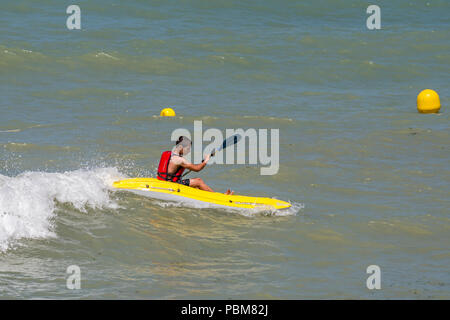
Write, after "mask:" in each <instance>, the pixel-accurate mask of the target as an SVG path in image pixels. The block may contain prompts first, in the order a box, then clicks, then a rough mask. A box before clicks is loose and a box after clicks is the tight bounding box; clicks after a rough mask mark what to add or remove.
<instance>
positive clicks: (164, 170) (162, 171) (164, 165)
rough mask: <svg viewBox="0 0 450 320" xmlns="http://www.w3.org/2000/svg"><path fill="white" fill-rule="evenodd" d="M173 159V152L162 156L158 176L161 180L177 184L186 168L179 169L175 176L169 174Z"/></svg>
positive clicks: (165, 152) (166, 152) (164, 153)
mask: <svg viewBox="0 0 450 320" xmlns="http://www.w3.org/2000/svg"><path fill="white" fill-rule="evenodd" d="M171 157H172V152H171V151H164V152H163V154H162V155H161V160H159V165H158V176H157V178H158V179H159V180H165V181H172V182H177V181H178V180H179V179H180V178H181V175H182V174H183V171H184V168H183V167H182V166H180V167H179V168H178V170H177V172H175V174H169V172H168V171H169V162H170V158H171Z"/></svg>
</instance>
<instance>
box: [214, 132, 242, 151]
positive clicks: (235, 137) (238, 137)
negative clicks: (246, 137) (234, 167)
mask: <svg viewBox="0 0 450 320" xmlns="http://www.w3.org/2000/svg"><path fill="white" fill-rule="evenodd" d="M241 138H242V136H241V135H240V134H235V135H232V136H231V137H228V138H226V139H225V140H224V141H223V143H222V145H221V146H220V147H219V148H218V149H217V151H220V150H222V149H225V148H226V147H228V146H232V145H234V144H236V143H238V141H239V140H241Z"/></svg>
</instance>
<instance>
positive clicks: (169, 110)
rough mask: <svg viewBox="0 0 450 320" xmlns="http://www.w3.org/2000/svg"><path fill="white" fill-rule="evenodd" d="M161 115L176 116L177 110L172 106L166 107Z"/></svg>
mask: <svg viewBox="0 0 450 320" xmlns="http://www.w3.org/2000/svg"><path fill="white" fill-rule="evenodd" d="M159 115H160V116H161V117H175V111H173V109H172V108H164V109H162V110H161V113H160V114H159Z"/></svg>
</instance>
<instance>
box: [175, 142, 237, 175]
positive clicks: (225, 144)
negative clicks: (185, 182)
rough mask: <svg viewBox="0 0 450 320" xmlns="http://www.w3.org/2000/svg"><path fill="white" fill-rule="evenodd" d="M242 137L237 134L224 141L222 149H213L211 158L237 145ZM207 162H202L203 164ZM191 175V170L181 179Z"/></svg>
mask: <svg viewBox="0 0 450 320" xmlns="http://www.w3.org/2000/svg"><path fill="white" fill-rule="evenodd" d="M241 138H242V136H241V135H240V134H235V135H232V136H231V137H228V138H226V139H225V140H223V142H222V145H221V146H220V147H218V148H217V149H213V151H212V152H211V157H214V155H215V154H216V152H219V151H222V150H223V149H225V148H226V147H228V146H232V145H235V144H236V143H237V142H238V141H239V140H241ZM203 161H205V160H202V162H203ZM189 173H191V170H189V171H188V172H186V173H185V174H183V175H182V176H181V178H183V177H184V176H185V175H187V174H189Z"/></svg>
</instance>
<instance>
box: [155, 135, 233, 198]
mask: <svg viewBox="0 0 450 320" xmlns="http://www.w3.org/2000/svg"><path fill="white" fill-rule="evenodd" d="M191 145H192V142H191V140H190V139H189V138H187V137H185V136H180V137H179V138H178V140H177V142H176V143H175V147H174V149H173V151H164V152H163V154H162V155H161V160H160V161H159V165H158V176H157V178H158V179H159V180H165V181H171V182H176V183H180V184H183V185H185V186H189V187H193V188H198V189H200V190H205V191H209V192H214V191H213V189H211V188H210V187H209V186H208V185H207V184H206V183H205V182H204V181H203V179H202V178H192V179H184V180H182V179H181V176H182V174H183V171H184V170H185V169H188V170H191V171H194V172H199V171H201V170H202V169H203V168H204V167H205V166H206V164H207V163H208V161H209V159H210V158H211V155H209V154H208V155H207V156H206V157H205V159H204V160H203V162H202V163H199V164H193V163H190V162H189V161H187V160H186V159H185V158H183V155H187V154H188V153H189V152H190V151H191ZM233 193H234V192H232V191H230V190H229V189H228V190H227V192H226V193H225V194H233Z"/></svg>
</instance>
